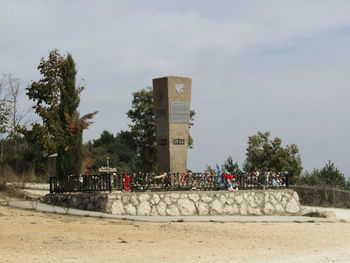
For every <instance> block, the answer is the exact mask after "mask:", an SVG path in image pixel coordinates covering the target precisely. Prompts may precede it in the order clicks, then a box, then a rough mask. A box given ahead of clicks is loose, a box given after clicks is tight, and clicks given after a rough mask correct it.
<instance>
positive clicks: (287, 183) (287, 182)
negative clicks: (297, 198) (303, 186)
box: [286, 173, 289, 189]
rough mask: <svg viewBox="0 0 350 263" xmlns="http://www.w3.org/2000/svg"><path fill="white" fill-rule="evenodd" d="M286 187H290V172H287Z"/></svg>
mask: <svg viewBox="0 0 350 263" xmlns="http://www.w3.org/2000/svg"><path fill="white" fill-rule="evenodd" d="M286 188H287V189H288V188H289V174H288V173H287V174H286Z"/></svg>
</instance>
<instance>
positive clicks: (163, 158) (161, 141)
mask: <svg viewBox="0 0 350 263" xmlns="http://www.w3.org/2000/svg"><path fill="white" fill-rule="evenodd" d="M191 85H192V80H191V79H190V78H185V77H173V76H171V77H163V78H157V79H153V96H154V107H155V121H156V142H157V160H158V168H159V172H186V171H187V150H188V136H189V120H190V102H191Z"/></svg>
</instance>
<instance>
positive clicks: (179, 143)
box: [173, 138, 185, 145]
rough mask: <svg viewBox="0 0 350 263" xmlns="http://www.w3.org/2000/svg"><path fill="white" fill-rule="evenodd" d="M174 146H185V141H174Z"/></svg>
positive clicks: (177, 139)
mask: <svg viewBox="0 0 350 263" xmlns="http://www.w3.org/2000/svg"><path fill="white" fill-rule="evenodd" d="M173 144H174V145H184V144H185V139H180V138H176V139H174V140H173Z"/></svg>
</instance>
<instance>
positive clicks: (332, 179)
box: [300, 161, 348, 189]
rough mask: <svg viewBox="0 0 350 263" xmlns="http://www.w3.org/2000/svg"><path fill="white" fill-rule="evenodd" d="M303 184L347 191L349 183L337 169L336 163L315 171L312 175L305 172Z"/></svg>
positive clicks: (329, 162)
mask: <svg viewBox="0 0 350 263" xmlns="http://www.w3.org/2000/svg"><path fill="white" fill-rule="evenodd" d="M300 181H301V183H302V184H308V185H318V186H327V187H334V188H342V189H347V186H348V182H347V181H346V178H345V176H344V174H343V173H342V172H341V171H340V170H339V169H338V168H337V167H335V165H334V163H332V162H331V161H328V163H327V164H326V165H325V166H324V167H323V168H322V169H321V170H318V169H314V170H313V171H312V172H311V173H309V172H307V171H306V172H305V173H304V174H303V175H302V177H301V180H300Z"/></svg>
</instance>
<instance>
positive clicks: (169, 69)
mask: <svg viewBox="0 0 350 263" xmlns="http://www.w3.org/2000/svg"><path fill="white" fill-rule="evenodd" d="M349 13H350V1H348V0H344V1H340V0H339V1H337V0H335V1H330V0H329V1H322V0H318V1H312V0H310V1H295V0H293V1H281V0H275V1H261V0H256V1H253V0H251V1H199V0H197V1H195V0H193V1H165V0H164V1H149V0H147V1H112V0H110V1H97V0H96V1H89V0H84V1H48V0H45V1H44V0H42V1H31V0H29V1H28V0H26V1H24V0H23V1H16V0H1V2H0V73H7V72H12V73H14V74H15V75H17V76H19V77H21V79H22V82H23V89H24V88H25V87H26V85H28V83H30V81H31V80H38V79H39V78H40V75H39V73H38V71H37V69H36V67H37V66H38V64H39V61H40V58H41V57H46V56H47V54H48V52H49V51H50V50H52V49H53V48H58V49H59V50H60V51H61V53H66V52H70V53H71V54H72V55H73V58H74V59H75V61H76V64H77V70H78V79H79V80H81V81H84V83H85V85H86V86H87V89H86V90H85V91H84V93H83V95H82V101H81V106H80V112H81V113H87V112H91V111H94V110H98V111H99V113H98V115H97V116H96V118H95V123H94V124H93V125H92V126H91V128H90V129H89V130H88V131H86V132H85V134H84V140H85V141H87V140H89V139H94V138H97V137H99V135H100V134H101V132H102V131H103V130H105V129H107V130H109V131H111V132H113V133H117V132H118V131H120V130H122V129H127V127H128V124H129V123H130V122H129V120H128V119H127V117H126V114H125V113H126V112H127V110H128V109H129V108H130V103H131V98H132V95H131V94H132V92H134V91H137V90H139V89H141V88H144V87H147V86H151V85H152V79H153V78H156V77H162V76H168V75H175V76H186V77H191V78H192V84H193V86H192V108H194V109H195V111H196V112H197V115H196V118H195V126H194V127H193V128H192V131H191V132H192V136H193V138H194V149H192V150H190V154H189V168H190V169H192V170H194V171H202V170H203V169H204V168H205V166H206V164H210V165H215V164H216V163H219V164H220V163H223V162H224V161H225V159H226V158H227V157H228V156H230V155H231V156H233V158H234V159H235V160H237V161H238V162H239V163H242V162H243V161H244V159H245V153H246V148H247V139H248V136H251V135H254V134H256V133H257V131H270V132H271V133H272V136H273V137H276V136H277V137H280V138H281V139H282V141H283V143H284V144H291V143H295V144H296V145H298V146H299V149H300V155H301V158H302V162H303V166H304V169H305V170H312V169H313V168H322V167H323V166H324V165H325V163H327V161H328V160H331V161H333V162H334V163H335V165H336V166H337V167H339V168H340V170H341V171H342V172H343V173H345V174H346V175H347V176H350V162H349V156H350V139H349V138H350V137H349V136H350V135H349V134H350V122H349V115H350V103H349V99H350V87H349V79H350V48H349V47H350V15H349ZM23 94H24V91H23ZM21 105H22V107H26V105H28V101H26V98H25V96H24V95H23V96H22V99H21Z"/></svg>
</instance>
